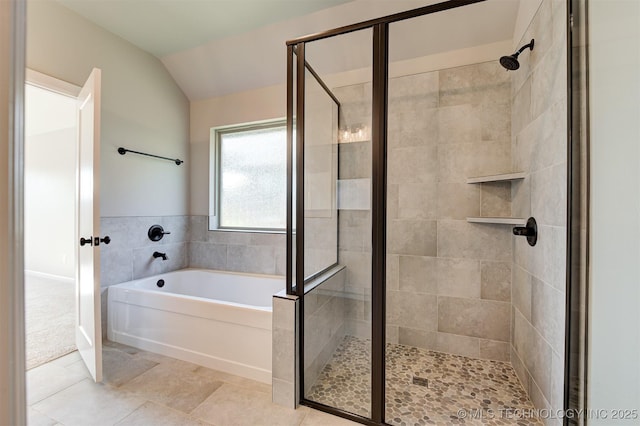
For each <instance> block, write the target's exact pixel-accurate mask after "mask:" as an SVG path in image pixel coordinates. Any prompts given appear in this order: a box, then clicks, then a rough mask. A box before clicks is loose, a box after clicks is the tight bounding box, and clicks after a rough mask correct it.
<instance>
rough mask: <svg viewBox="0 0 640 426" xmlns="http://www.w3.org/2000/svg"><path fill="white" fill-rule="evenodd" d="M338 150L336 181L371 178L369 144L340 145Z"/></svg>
mask: <svg viewBox="0 0 640 426" xmlns="http://www.w3.org/2000/svg"><path fill="white" fill-rule="evenodd" d="M338 150H339V151H338V152H339V156H338V158H339V164H338V179H361V178H370V177H371V142H353V143H341V144H339V145H338Z"/></svg>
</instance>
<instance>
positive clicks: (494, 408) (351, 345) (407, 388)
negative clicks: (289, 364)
mask: <svg viewBox="0 0 640 426" xmlns="http://www.w3.org/2000/svg"><path fill="white" fill-rule="evenodd" d="M370 347H371V341H370V340H365V339H359V338H356V337H352V336H346V337H345V339H344V341H343V342H342V343H341V344H340V346H338V348H337V349H336V351H335V352H334V355H333V358H332V359H331V360H330V361H329V363H327V365H326V366H325V368H324V369H323V371H322V372H321V373H320V375H319V376H318V379H317V381H316V383H315V384H314V385H313V386H312V388H311V389H310V391H309V395H308V397H309V399H311V400H313V401H317V402H322V403H324V404H327V405H331V406H335V407H338V408H341V409H343V410H346V411H350V412H352V413H356V414H359V415H362V416H366V417H368V416H369V406H370V398H369V390H370V366H369V365H370V364H369V363H370ZM386 363H387V371H386V380H387V385H386V400H387V406H386V410H387V412H386V416H385V417H386V419H387V423H389V424H392V425H401V426H404V425H458V424H478V425H525V426H528V425H538V424H541V423H538V421H537V420H535V419H530V418H523V416H522V414H524V416H527V415H528V414H530V413H532V412H533V404H532V403H531V401H530V400H529V398H528V396H527V394H526V392H525V391H524V389H523V387H522V385H521V384H520V381H519V380H518V378H517V376H516V373H515V371H514V370H513V368H512V367H511V365H510V364H509V363H506V362H499V361H491V360H481V359H474V358H468V357H464V356H457V355H450V354H445V353H441V352H434V351H429V350H426V349H419V348H415V347H411V346H404V345H396V344H389V345H387V353H386ZM459 410H465V414H466V415H468V417H467V418H460V416H459V415H458V412H459ZM474 415H475V416H476V418H471V416H474Z"/></svg>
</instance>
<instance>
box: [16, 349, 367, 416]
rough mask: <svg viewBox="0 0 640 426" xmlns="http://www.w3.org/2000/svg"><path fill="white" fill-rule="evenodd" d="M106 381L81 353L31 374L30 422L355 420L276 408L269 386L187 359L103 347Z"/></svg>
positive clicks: (34, 370) (28, 389) (314, 412)
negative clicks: (99, 379) (96, 380)
mask: <svg viewBox="0 0 640 426" xmlns="http://www.w3.org/2000/svg"><path fill="white" fill-rule="evenodd" d="M103 361H104V383H101V384H96V383H94V382H93V380H91V379H90V377H89V373H88V372H87V370H86V368H85V366H84V364H83V362H82V361H81V360H80V356H79V354H78V352H72V353H71V354H69V355H66V356H64V357H62V358H58V359H56V360H54V361H51V362H49V363H47V364H44V365H42V366H39V367H37V368H34V369H32V370H29V371H28V372H27V403H28V424H29V425H32V426H39V425H66V426H73V425H81V426H89V425H91V426H93V425H141V426H142V425H144V426H161V425H162V426H165V425H166V426H168V425H180V426H189V425H214V426H227V425H267V426H271V425H301V426H315V425H325V426H334V425H335V426H347V425H355V424H356V423H352V422H350V421H347V420H344V419H341V418H338V417H334V416H331V415H328V414H325V413H322V412H319V411H316V410H312V409H309V408H307V407H300V408H299V409H298V410H291V409H287V408H284V407H280V406H278V405H275V404H272V403H271V387H270V386H269V385H266V384H263V383H258V382H255V381H252V380H249V379H245V378H242V377H238V376H233V375H230V374H226V373H223V372H220V371H215V370H210V369H208V368H204V367H200V366H198V365H195V364H191V363H188V362H184V361H179V360H176V359H173V358H168V357H164V356H161V355H157V354H153V353H150V352H145V351H140V350H137V349H134V348H131V347H128V346H124V345H119V344H115V343H111V342H105V344H104V350H103Z"/></svg>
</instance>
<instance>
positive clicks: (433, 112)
mask: <svg viewBox="0 0 640 426" xmlns="http://www.w3.org/2000/svg"><path fill="white" fill-rule="evenodd" d="M510 85H511V84H510V80H509V76H508V74H506V73H505V71H504V69H502V68H501V67H500V65H499V64H498V63H497V62H488V63H481V64H476V65H470V66H464V67H458V68H451V69H446V70H442V71H435V72H429V73H423V74H417V75H411V76H405V77H399V78H394V79H392V80H390V82H389V99H390V102H389V129H388V132H389V133H388V138H389V151H388V195H387V196H388V201H387V203H388V204H387V210H388V226H387V253H388V255H387V273H388V277H387V324H388V328H387V340H388V341H389V342H393V343H401V344H406V345H411V346H417V347H422V348H428V349H435V350H440V351H444V352H450V353H455V354H462V355H467V356H472V357H481V358H490V359H498V360H508V359H509V337H510V335H509V330H510V300H511V256H512V247H511V229H510V227H505V226H496V225H481V224H471V223H468V222H467V221H466V218H467V217H469V216H480V215H483V216H510V215H511V193H510V187H509V186H508V184H506V185H505V184H484V185H482V186H480V185H469V184H467V183H466V179H467V178H468V177H472V176H482V175H490V174H495V173H501V172H509V171H510V169H511V127H510V121H511V107H510V93H511V89H510ZM335 93H336V96H337V97H338V98H339V99H340V101H341V110H342V112H343V116H341V123H345V124H347V125H348V124H357V123H358V122H360V123H361V122H363V121H364V118H363V117H367V116H369V117H370V114H371V111H370V109H369V107H368V106H369V105H370V99H371V98H370V85H368V84H361V85H356V86H349V87H346V88H339V89H336V90H335ZM370 158H371V143H370V142H358V143H349V144H341V145H340V169H339V176H340V179H356V178H370V176H371V163H370ZM370 220H371V216H370V212H369V211H368V210H360V211H359V210H340V219H339V229H340V233H339V235H340V242H339V244H340V263H341V264H343V265H345V266H346V267H347V282H346V286H345V288H346V290H347V299H346V302H345V306H346V315H347V321H346V324H347V327H346V331H347V334H351V335H355V336H360V337H368V336H369V333H370V286H371V284H370V282H371V272H370V271H371V263H370V258H371V247H370V239H371V237H370V229H371V225H370Z"/></svg>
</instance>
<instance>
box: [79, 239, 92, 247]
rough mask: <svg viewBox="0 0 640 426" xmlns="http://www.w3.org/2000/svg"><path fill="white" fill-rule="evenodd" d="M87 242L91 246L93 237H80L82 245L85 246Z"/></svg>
mask: <svg viewBox="0 0 640 426" xmlns="http://www.w3.org/2000/svg"><path fill="white" fill-rule="evenodd" d="M85 244H89V245H90V246H92V245H93V237H89V238H84V237H82V238H80V246H82V247H84V245H85Z"/></svg>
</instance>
